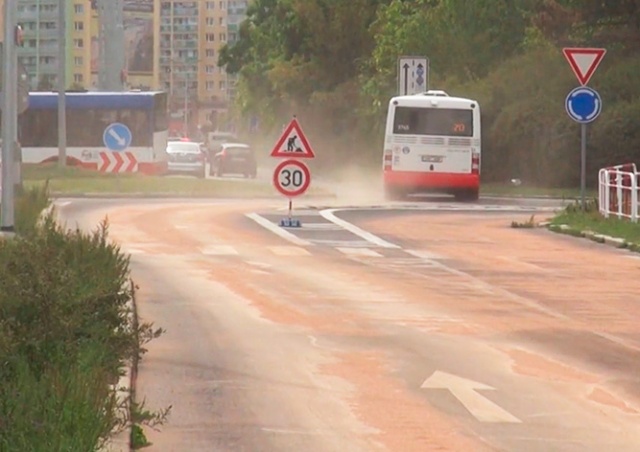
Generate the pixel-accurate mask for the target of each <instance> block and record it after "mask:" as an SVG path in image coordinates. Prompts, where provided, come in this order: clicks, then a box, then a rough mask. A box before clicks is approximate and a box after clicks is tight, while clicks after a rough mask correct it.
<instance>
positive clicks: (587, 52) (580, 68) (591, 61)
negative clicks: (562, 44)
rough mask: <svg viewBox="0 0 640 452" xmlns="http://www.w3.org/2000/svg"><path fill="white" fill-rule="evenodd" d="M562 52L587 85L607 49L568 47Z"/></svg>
mask: <svg viewBox="0 0 640 452" xmlns="http://www.w3.org/2000/svg"><path fill="white" fill-rule="evenodd" d="M562 52H563V53H564V56H565V58H566V59H567V61H568V62H569V65H570V66H571V69H572V70H573V73H574V74H576V77H578V81H579V82H580V84H581V85H586V84H587V83H589V79H591V76H592V75H593V74H594V72H595V71H596V69H597V68H598V65H599V64H600V62H601V61H602V58H604V54H605V53H607V49H593V48H580V47H566V48H564V49H562Z"/></svg>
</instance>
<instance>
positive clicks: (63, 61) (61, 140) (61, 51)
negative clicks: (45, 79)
mask: <svg viewBox="0 0 640 452" xmlns="http://www.w3.org/2000/svg"><path fill="white" fill-rule="evenodd" d="M65 6H66V0H58V166H59V167H60V168H64V167H65V166H66V165H67V96H66V90H67V83H66V82H67V80H66V79H67V43H66V41H67V17H66V9H67V8H65Z"/></svg>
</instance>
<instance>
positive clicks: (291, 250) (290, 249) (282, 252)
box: [269, 246, 311, 256]
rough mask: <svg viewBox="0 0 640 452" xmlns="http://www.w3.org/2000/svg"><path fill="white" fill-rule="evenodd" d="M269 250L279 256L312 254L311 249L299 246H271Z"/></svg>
mask: <svg viewBox="0 0 640 452" xmlns="http://www.w3.org/2000/svg"><path fill="white" fill-rule="evenodd" d="M269 250H271V252H272V253H273V254H277V255H278V256H311V253H310V252H309V251H307V250H306V249H305V248H302V247H299V246H271V247H269Z"/></svg>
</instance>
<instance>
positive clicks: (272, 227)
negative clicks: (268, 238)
mask: <svg viewBox="0 0 640 452" xmlns="http://www.w3.org/2000/svg"><path fill="white" fill-rule="evenodd" d="M246 216H247V218H250V219H252V220H253V221H255V222H256V223H258V224H259V225H260V226H262V227H263V228H265V229H267V230H268V231H271V232H273V233H274V234H276V235H277V236H279V237H281V238H283V239H285V240H287V241H289V242H291V243H293V244H294V245H298V246H310V245H313V244H312V243H311V242H308V241H306V240H303V239H301V238H300V237H296V236H295V235H293V234H292V233H290V232H289V231H287V230H286V229H283V228H281V227H280V226H278V225H277V224H275V223H273V222H271V221H269V220H267V219H266V218H265V217H263V216H261V215H258V214H257V213H248V214H246Z"/></svg>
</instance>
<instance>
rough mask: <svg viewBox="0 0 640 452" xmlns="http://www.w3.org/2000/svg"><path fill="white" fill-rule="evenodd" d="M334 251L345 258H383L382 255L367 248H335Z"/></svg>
mask: <svg viewBox="0 0 640 452" xmlns="http://www.w3.org/2000/svg"><path fill="white" fill-rule="evenodd" d="M336 249H337V250H338V251H340V252H341V253H344V254H346V255H347V256H366V257H383V256H382V254H380V253H378V252H377V251H374V250H371V249H369V248H345V247H337V248H336Z"/></svg>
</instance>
